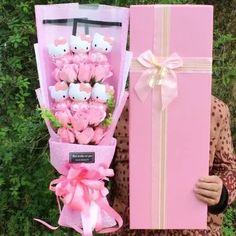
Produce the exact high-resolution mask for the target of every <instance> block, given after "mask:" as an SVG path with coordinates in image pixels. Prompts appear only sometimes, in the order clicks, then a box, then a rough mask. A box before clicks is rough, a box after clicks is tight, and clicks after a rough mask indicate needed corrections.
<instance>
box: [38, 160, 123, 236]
mask: <svg viewBox="0 0 236 236" xmlns="http://www.w3.org/2000/svg"><path fill="white" fill-rule="evenodd" d="M68 169H69V170H68V174H67V176H61V177H59V178H58V179H55V180H53V181H52V182H51V183H50V190H51V191H53V192H55V194H56V196H57V198H60V199H61V200H62V201H63V203H64V208H63V210H62V211H61V209H60V207H59V209H60V213H61V216H60V219H59V224H60V222H62V225H65V224H66V225H67V226H69V227H71V228H74V229H75V230H76V231H77V232H79V233H81V234H82V235H83V236H92V235H93V234H92V232H93V230H94V229H96V231H99V232H104V233H105V232H113V231H116V230H117V229H118V228H120V227H121V226H122V224H123V222H122V219H121V217H120V216H119V214H118V213H116V212H115V211H114V210H113V209H112V208H111V207H110V206H109V203H108V202H107V199H106V195H107V194H108V193H109V191H108V190H107V188H106V187H105V185H104V182H103V180H108V177H111V176H113V175H114V172H113V170H112V169H108V168H107V167H106V166H105V165H100V166H99V167H96V169H95V168H92V167H91V166H89V165H86V164H68ZM104 212H106V214H107V215H108V216H109V217H110V219H113V221H114V222H117V223H118V226H117V227H112V228H109V227H108V228H106V227H104V222H103V221H104V219H103V215H104ZM75 215H76V218H77V219H75ZM35 220H36V221H38V222H40V223H42V224H44V225H46V226H47V227H49V228H50V229H57V227H52V226H50V225H49V224H47V223H46V222H44V221H42V220H39V219H35Z"/></svg>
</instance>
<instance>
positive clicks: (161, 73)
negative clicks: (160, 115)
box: [135, 50, 183, 110]
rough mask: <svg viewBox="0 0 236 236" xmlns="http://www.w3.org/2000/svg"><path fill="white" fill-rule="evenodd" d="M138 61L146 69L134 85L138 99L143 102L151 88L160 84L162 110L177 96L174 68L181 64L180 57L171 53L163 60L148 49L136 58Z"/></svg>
mask: <svg viewBox="0 0 236 236" xmlns="http://www.w3.org/2000/svg"><path fill="white" fill-rule="evenodd" d="M137 60H138V62H139V63H140V64H141V65H142V66H144V67H145V68H146V69H145V70H144V71H143V73H142V74H141V76H140V78H139V80H138V82H137V83H136V85H135V91H136V93H137V95H138V97H139V99H140V100H141V101H142V102H144V101H145V100H146V98H147V96H148V94H149V93H150V92H151V90H152V89H153V88H155V87H156V86H157V85H159V86H161V99H162V109H163V110H164V109H165V108H166V107H167V106H168V105H169V104H170V103H171V102H172V101H173V100H174V98H175V97H176V96H177V94H178V91H177V77H176V73H175V71H174V70H175V69H177V68H179V67H182V66H183V61H182V59H181V58H180V57H179V56H178V55H177V54H176V53H173V54H172V55H171V56H170V57H167V58H166V59H165V60H164V61H163V62H159V61H158V59H157V57H156V56H155V55H154V54H153V53H152V52H151V51H150V50H148V51H145V52H144V53H142V54H141V55H140V56H139V57H138V58H137Z"/></svg>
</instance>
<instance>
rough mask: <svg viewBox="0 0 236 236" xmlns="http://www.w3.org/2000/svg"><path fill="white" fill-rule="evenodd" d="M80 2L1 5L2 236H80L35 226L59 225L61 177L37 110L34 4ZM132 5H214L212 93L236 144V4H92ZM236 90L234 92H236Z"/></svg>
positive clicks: (141, 0) (6, 1)
mask: <svg viewBox="0 0 236 236" xmlns="http://www.w3.org/2000/svg"><path fill="white" fill-rule="evenodd" d="M62 2H77V1H69V0H67V1H65V0H61V1H60V0H50V1H46V0H36V1H33V0H2V1H1V2H0V12H1V14H0V94H1V99H0V157H1V158H0V169H1V171H0V192H1V197H0V209H1V210H0V222H1V224H0V235H4V236H5V235H6V236H11V235H13V236H15V235H19V236H21V235H22V236H24V235H26V236H28V235H36V236H37V235H39V236H46V235H52V234H53V235H58V236H59V235H60V236H61V235H76V233H74V232H73V231H72V230H70V229H64V228H60V229H59V230H57V231H55V232H51V231H47V230H45V228H44V227H41V226H40V225H39V224H37V223H35V222H34V221H33V218H34V217H39V218H42V219H44V220H46V221H48V222H50V223H52V224H54V225H56V224H57V219H58V210H57V203H56V200H55V197H54V194H53V193H51V192H50V191H49V190H48V185H49V182H50V181H51V180H52V179H53V178H55V177H58V174H57V173H56V172H55V171H54V169H53V168H52V166H51V165H50V164H49V160H48V159H49V156H48V144H47V141H48V138H49V136H48V131H47V130H46V127H45V124H44V122H43V120H42V119H41V117H40V112H39V111H38V110H37V109H36V106H37V104H38V102H37V100H36V96H35V91H34V90H35V89H36V88H38V87H39V84H38V79H37V69H36V64H35V56H34V50H33V44H34V43H36V42H37V39H36V28H35V19H34V4H47V3H62ZM80 3H100V4H109V5H119V6H129V5H131V4H153V3H184V4H186V3H198V4H214V6H215V34H214V39H215V41H214V80H213V93H214V94H215V95H217V96H218V97H219V98H221V99H223V100H224V101H225V102H226V103H227V104H229V107H230V110H231V117H232V130H233V131H234V133H233V137H234V144H235V143H236V133H235V130H236V109H235V104H236V101H235V97H234V96H233V94H232V88H233V85H234V84H235V78H236V71H235V61H236V60H235V59H236V49H235V47H236V46H235V45H236V44H235V35H236V32H235V25H236V18H235V5H236V1H235V0H232V1H230V0H226V1H213V0H212V1H210V0H209V1H207V0H202V1H200V0H189V1H188V0H175V1H171V0H160V1H155V0H151V1H149V0H127V1H125V0H112V1H108V0H101V1H98V0H95V1H93V0H90V1H84V0H82V1H80ZM235 88H236V87H235ZM235 217H236V210H235V208H233V207H232V208H229V210H228V211H227V213H226V217H225V221H224V227H223V230H224V233H225V235H226V236H227V235H235V225H234V222H235V221H236V220H235Z"/></svg>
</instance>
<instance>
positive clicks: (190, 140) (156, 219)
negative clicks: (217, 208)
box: [129, 5, 213, 229]
mask: <svg viewBox="0 0 236 236" xmlns="http://www.w3.org/2000/svg"><path fill="white" fill-rule="evenodd" d="M164 18H165V20H163V19H164ZM163 21H167V23H166V22H165V23H163ZM163 26H164V27H163ZM212 31H213V8H212V6H195V5H149V6H131V9H130V47H131V51H132V52H133V55H134V58H137V57H138V56H139V55H140V54H141V53H143V52H145V51H147V50H151V51H152V52H153V54H154V55H155V56H156V57H162V58H163V57H164V58H167V57H169V56H171V54H173V53H177V54H178V55H179V56H180V57H181V58H183V61H188V60H189V58H191V59H193V61H194V60H196V59H197V58H201V59H202V58H203V60H204V61H210V58H211V57H212V40H213V39H212ZM163 45H165V46H163ZM163 48H164V49H163ZM135 63H136V62H135ZM204 63H205V62H204ZM194 67H195V66H194ZM196 67H197V66H196ZM203 67H204V66H203ZM144 70H145V68H143V70H142V71H136V70H135V69H134V68H132V69H131V76H130V90H129V92H130V106H129V109H130V124H129V128H130V130H129V137H130V141H129V143H130V149H129V150H130V153H129V154H130V155H129V157H130V228H131V229H206V227H207V206H206V205H205V204H203V203H202V202H200V201H198V200H197V199H196V197H195V195H194V192H193V189H194V186H195V183H196V182H197V180H198V178H199V177H201V176H206V175H208V162H209V136H210V105H211V73H210V71H209V68H208V70H207V71H204V69H203V68H200V69H199V70H197V69H196V68H195V69H193V71H192V72H191V71H189V69H187V70H186V71H184V70H182V71H181V69H180V70H179V71H178V70H177V71H176V76H177V90H178V95H177V97H176V98H175V99H174V100H173V101H172V102H171V103H170V104H169V105H168V107H167V109H166V110H164V111H162V109H161V108H162V104H161V101H162V99H161V86H159V85H158V86H155V88H154V89H152V90H151V92H150V93H149V94H148V97H147V99H145V101H144V102H142V101H140V99H139V98H138V96H137V93H136V90H135V86H136V84H137V82H138V80H139V79H140V76H141V75H142V73H143V71H144ZM154 93H155V96H156V97H157V98H158V99H157V101H155V99H154ZM154 113H155V114H156V115H154V117H155V120H153V114H154ZM163 114H164V116H163ZM163 127H164V130H163ZM163 140H164V141H163ZM163 145H164V146H163ZM160 167H161V168H160ZM140 193H142V194H140Z"/></svg>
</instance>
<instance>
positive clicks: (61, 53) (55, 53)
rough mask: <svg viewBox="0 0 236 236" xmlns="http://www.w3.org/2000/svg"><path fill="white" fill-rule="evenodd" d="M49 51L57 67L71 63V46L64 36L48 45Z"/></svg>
mask: <svg viewBox="0 0 236 236" xmlns="http://www.w3.org/2000/svg"><path fill="white" fill-rule="evenodd" d="M48 53H49V55H50V57H51V58H52V61H53V63H54V64H55V65H56V67H57V68H62V67H63V66H64V65H65V64H69V63H71V55H70V47H69V44H68V42H67V40H66V39H65V38H64V37H59V38H57V39H55V40H54V43H53V44H50V45H48Z"/></svg>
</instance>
